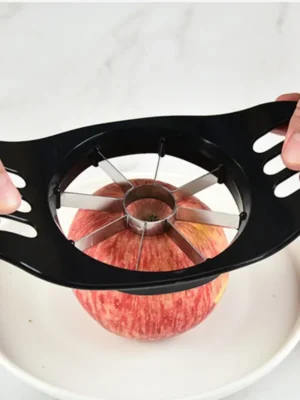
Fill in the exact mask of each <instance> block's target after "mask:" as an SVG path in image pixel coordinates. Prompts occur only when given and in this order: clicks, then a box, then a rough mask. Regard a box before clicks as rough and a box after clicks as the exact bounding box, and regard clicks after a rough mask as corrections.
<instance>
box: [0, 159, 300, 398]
mask: <svg viewBox="0 0 300 400" xmlns="http://www.w3.org/2000/svg"><path fill="white" fill-rule="evenodd" d="M176 165H177V164H176ZM135 168H139V165H138V163H137V164H136V163H134V162H133V164H132V165H131V166H130V169H129V170H128V171H125V172H126V173H127V175H129V176H130V175H133V176H137V173H136V172H135V171H134V170H135ZM169 170H170V169H169ZM123 171H124V169H123ZM151 171H153V169H151ZM187 171H188V175H186V173H187ZM194 172H197V173H198V172H199V171H198V170H197V171H196V170H195V171H194ZM146 173H148V172H147V171H146ZM87 175H89V173H87ZM144 175H145V174H144ZM192 175H193V171H192V169H191V170H189V169H188V170H185V171H184V174H181V175H177V177H176V176H175V175H174V174H173V175H172V176H170V175H166V174H162V175H160V177H161V178H162V179H165V180H169V181H170V179H171V180H172V179H173V182H174V183H177V182H178V181H180V180H184V176H188V177H189V179H190V178H192ZM180 177H181V178H182V179H181V178H180ZM102 178H103V177H101V179H100V176H99V179H100V181H99V180H97V181H96V183H95V181H94V182H92V181H89V182H87V181H86V184H85V185H83V186H82V185H81V186H80V187H76V182H75V184H74V187H73V188H75V187H76V188H78V189H82V188H83V190H84V189H87V188H89V191H90V188H91V186H93V184H94V185H96V186H101V184H102ZM175 178H176V179H175ZM185 180H186V179H185ZM175 181H176V182H175ZM91 182H92V184H91ZM92 190H93V189H92ZM207 193H208V192H207ZM207 193H206V194H205V196H206V197H207V199H209V198H210V199H211V200H213V201H214V202H215V204H214V208H218V207H219V206H220V204H219V205H218V204H217V202H216V197H217V198H218V199H219V201H220V196H212V197H211V196H209V195H208V194H207ZM203 194H204V193H203ZM226 196H227V195H226V193H225V192H224V197H222V198H221V200H222V205H224V203H225V204H226V207H227V210H229V211H232V210H233V209H234V206H233V205H232V203H231V199H230V196H227V198H226ZM200 197H201V196H200ZM202 198H203V196H202ZM224 199H225V200H224ZM210 205H211V203H210ZM69 211H70V210H69ZM71 214H72V212H71V211H70V212H69V213H66V214H65V217H64V226H65V227H67V225H68V224H69V223H70V218H71ZM8 224H9V223H8ZM249 245H251V244H249ZM299 254H300V252H299V247H298V242H295V244H294V245H293V246H290V247H289V248H288V249H286V250H284V251H282V252H280V253H279V254H277V255H275V256H273V257H272V258H269V259H267V260H265V261H263V262H261V263H258V264H256V265H254V266H251V267H249V268H244V269H242V270H238V271H236V272H234V273H231V278H230V283H229V287H228V289H227V292H226V293H225V296H224V298H223V300H222V301H221V302H220V304H219V305H218V307H217V308H216V310H215V311H214V312H213V313H212V315H211V316H210V317H209V318H208V319H207V320H206V321H205V322H203V323H202V324H201V325H200V326H198V327H197V328H195V329H193V330H192V331H189V332H187V333H185V334H183V335H181V336H178V337H176V338H174V339H170V340H166V341H163V342H156V343H139V342H134V341H129V340H126V339H123V338H120V337H117V336H114V335H113V334H110V333H109V332H107V331H105V330H104V329H102V328H101V327H100V326H99V325H98V324H97V323H96V322H95V321H94V320H92V319H91V318H90V317H89V316H88V315H87V314H86V313H85V311H83V309H82V308H81V306H80V305H79V304H78V302H77V300H76V299H75V297H74V296H73V294H72V292H71V290H69V289H66V288H62V287H58V286H55V285H51V284H48V283H47V282H43V281H41V280H38V279H37V278H34V277H32V276H30V275H29V274H26V273H24V272H22V271H21V270H19V269H17V268H15V267H13V266H11V265H9V264H7V263H4V262H1V265H0V361H1V363H2V364H3V365H4V366H6V367H7V368H8V369H9V370H10V371H11V372H13V373H14V374H16V375H17V376H18V377H20V378H21V379H22V380H24V381H26V382H27V383H28V384H30V385H32V386H34V387H35V388H37V389H39V390H41V391H43V392H45V393H47V394H49V395H51V396H53V397H55V398H57V399H64V400H70V399H72V400H141V399H143V400H183V399H184V400H200V399H201V400H204V399H205V400H208V399H211V400H212V399H220V398H223V397H225V396H227V395H229V394H232V393H234V392H236V391H238V390H240V389H242V388H244V387H246V386H248V385H250V384H252V383H253V382H254V381H256V380H257V379H259V378H260V377H262V376H263V375H265V374H266V373H268V372H270V371H271V370H272V369H273V368H274V367H275V366H277V365H278V364H279V363H280V362H281V361H282V360H283V359H284V358H285V357H286V356H287V355H288V354H289V352H290V351H291V350H292V349H293V348H294V346H295V345H296V344H297V342H298V341H299V338H300V322H299V315H300V313H299V310H300V293H299V287H300V285H299V275H298V270H299V269H300V268H298V266H299V265H300V256H299ZM45 256H46V255H45Z"/></svg>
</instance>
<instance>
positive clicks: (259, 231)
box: [0, 102, 300, 294]
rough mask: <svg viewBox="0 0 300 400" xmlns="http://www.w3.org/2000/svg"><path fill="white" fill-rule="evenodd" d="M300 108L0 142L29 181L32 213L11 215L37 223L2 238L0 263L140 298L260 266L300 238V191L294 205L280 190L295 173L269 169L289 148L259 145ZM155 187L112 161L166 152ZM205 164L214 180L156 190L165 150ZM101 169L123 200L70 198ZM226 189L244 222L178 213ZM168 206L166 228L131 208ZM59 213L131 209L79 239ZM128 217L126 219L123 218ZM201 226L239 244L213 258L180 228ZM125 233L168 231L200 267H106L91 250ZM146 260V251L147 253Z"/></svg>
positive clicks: (150, 121) (133, 123) (274, 106)
mask: <svg viewBox="0 0 300 400" xmlns="http://www.w3.org/2000/svg"><path fill="white" fill-rule="evenodd" d="M295 107H296V103H294V102H274V103H267V104H262V105H258V106H256V107H252V108H249V109H247V110H243V111H239V112H233V113H229V114H224V115H213V116H162V117H153V118H142V119H135V120H128V121H121V122H113V123H105V124H100V125H95V126H89V127H84V128H80V129H75V130H72V131H69V132H65V133H61V134H58V135H55V136H52V137H48V138H44V139H39V140H33V141H24V142H0V158H1V159H2V162H3V163H4V165H5V167H6V169H7V171H9V172H11V173H15V174H17V175H19V176H21V177H22V178H23V179H24V180H25V182H26V186H25V187H24V188H22V189H20V191H21V194H22V197H23V199H24V200H26V201H27V202H29V203H30V205H31V207H32V209H31V211H30V212H29V213H27V214H24V213H22V212H20V211H17V212H15V213H13V214H11V215H9V216H3V217H5V218H9V219H12V220H15V221H20V222H23V223H26V224H29V225H31V226H33V227H34V228H35V229H36V231H37V236H36V237H34V238H27V237H23V236H21V235H18V234H15V233H11V232H0V258H2V259H3V260H6V261H8V262H10V263H12V264H14V265H16V266H17V267H20V268H22V269H23V270H25V271H27V272H29V273H31V274H33V275H35V276H37V277H40V278H42V279H45V280H47V281H50V282H54V283H56V284H60V285H64V286H67V287H73V288H82V289H97V290H104V289H105V290H108V289H109V290H110V289H114V290H120V291H124V292H128V293H136V294H157V293H168V292H175V291H180V290H184V289H188V288H192V287H196V286H200V285H203V284H205V283H207V282H209V281H211V280H213V279H215V278H216V277H217V276H218V275H219V274H222V273H225V272H228V271H232V270H235V269H237V268H241V267H244V266H246V265H249V264H253V263H255V262H257V261H259V260H262V259H264V258H266V257H268V256H271V255H272V254H274V253H275V252H277V251H279V250H281V249H282V248H284V247H285V246H287V245H288V244H289V243H290V242H292V241H293V240H294V239H295V238H296V237H297V236H298V235H299V231H300V212H299V210H298V207H299V204H300V193H299V192H298V191H297V192H295V193H293V194H291V195H290V196H288V197H285V198H278V197H276V196H275V194H274V189H275V188H276V187H277V185H278V184H279V183H280V182H282V181H284V180H286V179H287V178H289V177H290V176H292V175H293V174H295V172H294V171H291V170H289V169H287V168H285V169H283V170H282V171H280V172H279V173H277V174H275V175H266V174H265V173H264V171H263V167H264V165H265V164H266V163H267V162H268V161H269V160H271V159H272V158H274V157H275V156H277V155H279V154H280V152H281V147H282V145H281V144H278V145H276V146H275V147H273V148H271V149H269V150H267V151H265V152H263V153H257V152H255V151H254V150H253V145H254V143H255V142H256V140H257V139H258V138H260V137H262V136H263V135H264V134H266V133H267V132H270V131H271V130H273V129H274V128H275V127H278V126H279V125H282V124H286V123H288V122H289V120H290V118H291V116H292V114H293V112H294V110H295ZM157 150H158V163H157V169H156V171H153V172H154V173H153V178H154V183H153V184H151V185H142V186H137V187H133V185H132V184H131V183H130V182H129V181H128V180H127V179H126V178H125V177H124V176H123V175H122V173H121V172H120V171H118V170H117V169H116V168H115V167H114V166H113V164H112V163H111V162H110V161H109V158H111V157H117V156H123V155H130V154H138V153H139V154H140V153H157ZM166 151H167V153H168V154H169V155H172V156H175V157H179V158H181V159H184V160H186V161H189V162H191V163H193V164H196V165H198V166H200V167H202V168H205V169H206V170H207V171H211V172H210V173H208V174H207V175H205V176H202V177H200V178H198V179H195V180H194V181H192V182H189V183H187V184H185V185H184V186H182V187H180V188H178V189H176V190H175V191H173V192H172V191H169V190H167V189H166V188H164V187H163V186H161V185H159V184H157V183H156V176H157V170H158V167H159V162H160V159H161V157H163V156H164V154H165V152H166ZM91 165H93V166H95V167H98V165H99V166H100V167H101V168H102V169H103V170H104V171H105V172H106V173H107V174H108V175H109V176H110V177H111V178H112V180H113V181H115V182H116V183H117V184H118V185H119V186H120V187H121V188H122V190H123V191H124V198H123V199H116V198H108V197H101V196H92V195H85V194H77V193H70V192H68V191H67V187H68V186H69V184H70V183H71V182H72V181H73V180H74V179H75V178H76V177H77V176H78V175H79V174H80V173H81V172H82V171H83V170H85V169H86V168H88V167H90V166H91ZM218 183H224V184H225V185H226V186H227V188H228V189H229V191H230V192H231V194H232V196H233V197H234V199H235V201H236V203H237V206H238V209H239V215H231V214H226V213H216V212H210V211H204V210H197V209H190V208H182V207H178V205H177V202H178V200H179V199H181V198H183V197H185V196H189V195H193V194H196V193H197V192H199V191H201V190H203V189H204V188H206V187H208V186H210V185H213V184H218ZM148 197H150V198H156V199H159V200H161V201H163V202H165V203H166V204H168V205H169V206H170V207H171V209H172V210H173V212H172V214H171V215H170V216H169V217H168V218H166V219H165V220H162V221H152V222H145V221H141V220H138V219H136V218H135V217H133V216H132V215H130V213H129V212H128V209H127V207H128V206H129V205H130V204H131V203H132V202H133V201H135V200H137V199H140V198H148ZM60 207H76V208H87V209H94V210H95V209H96V210H110V211H111V212H113V211H123V216H122V217H118V218H116V220H115V221H113V222H112V223H110V224H109V225H107V226H104V227H102V228H101V229H99V230H98V231H96V232H93V233H92V234H90V235H89V236H87V237H84V238H81V239H80V240H78V241H77V242H75V243H74V242H72V241H69V240H67V239H66V237H65V236H64V235H63V233H62V231H61V229H60V226H59V223H58V218H57V209H59V208H60ZM118 215H119V214H118ZM176 220H184V221H194V222H199V223H206V224H213V225H219V226H222V227H230V228H234V229H237V235H236V237H235V239H234V241H233V242H232V243H231V245H230V246H229V247H228V248H227V249H226V250H225V251H224V252H222V253H221V254H219V255H218V256H217V257H215V258H213V259H205V257H204V256H203V255H201V254H200V253H199V251H198V250H196V249H195V248H194V247H193V246H192V245H191V244H190V243H189V242H188V240H186V239H185V238H184V237H183V236H182V235H181V234H180V233H179V232H178V231H177V229H176V228H175V226H174V221H176ZM123 229H132V230H133V231H134V232H135V233H136V234H139V235H140V237H141V246H140V250H141V249H142V243H143V239H144V237H145V236H146V235H157V234H161V233H162V232H164V233H167V234H168V235H169V237H170V238H172V240H173V241H174V242H175V243H176V244H177V245H178V246H179V247H180V248H181V249H182V250H183V251H184V252H185V253H186V254H187V255H188V256H189V257H190V259H191V260H192V261H193V262H194V263H195V264H196V265H194V266H192V267H190V268H185V269H181V270H177V271H166V272H144V271H143V272H142V271H139V270H138V262H139V259H138V260H137V268H136V270H126V269H122V268H118V267H115V266H110V265H107V264H104V263H102V262H99V261H97V260H95V259H93V258H91V257H89V256H87V255H86V254H84V252H83V251H84V250H86V249H87V248H89V247H91V246H93V245H94V244H96V243H98V242H100V241H102V240H105V239H106V238H108V237H110V236H112V235H114V234H115V233H117V232H120V231H121V230H123ZM139 256H140V253H139Z"/></svg>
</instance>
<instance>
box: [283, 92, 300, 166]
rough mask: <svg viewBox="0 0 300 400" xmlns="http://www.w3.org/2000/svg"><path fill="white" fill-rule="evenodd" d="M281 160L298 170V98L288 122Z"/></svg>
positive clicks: (299, 161)
mask: <svg viewBox="0 0 300 400" xmlns="http://www.w3.org/2000/svg"><path fill="white" fill-rule="evenodd" d="M282 160H283V162H284V163H285V165H286V166H287V167H288V168H289V169H292V170H295V171H300V100H299V101H298V103H297V107H296V110H295V112H294V114H293V116H292V118H291V120H290V123H289V127H288V130H287V134H286V138H285V141H284V144H283V148H282Z"/></svg>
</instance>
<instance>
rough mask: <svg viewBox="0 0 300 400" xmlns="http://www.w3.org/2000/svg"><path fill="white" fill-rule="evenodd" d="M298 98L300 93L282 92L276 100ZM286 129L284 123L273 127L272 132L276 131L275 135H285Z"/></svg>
mask: <svg viewBox="0 0 300 400" xmlns="http://www.w3.org/2000/svg"><path fill="white" fill-rule="evenodd" d="M299 100H300V93H286V94H282V95H281V96H279V97H277V99H276V101H299ZM287 130H288V124H285V125H281V126H278V127H277V128H275V129H273V131H272V132H273V133H276V134H277V135H285V134H286V132H287Z"/></svg>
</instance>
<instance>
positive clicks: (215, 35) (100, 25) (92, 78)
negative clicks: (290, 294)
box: [0, 3, 300, 400]
mask: <svg viewBox="0 0 300 400" xmlns="http://www.w3.org/2000/svg"><path fill="white" fill-rule="evenodd" d="M299 12H300V4H292V3H290V4H283V3H273V4H255V3H254V4H219V5H216V4H173V5H170V4H165V5H163V4H130V5H129V4H111V5H105V4H52V5H51V4H22V3H7V4H5V3H1V4H0V52H1V53H0V54H1V61H0V140H6V139H7V138H9V139H10V140H19V139H28V138H37V137H42V136H47V135H52V134H55V133H58V132H61V131H64V130H68V129H72V128H75V127H78V126H84V125H90V124H94V123H99V122H104V121H110V120H116V119H127V118H134V117H141V116H151V115H162V114H211V113H222V112H229V111H233V110H238V109H242V108H246V107H249V106H252V105H255V104H259V103H263V102H266V101H272V100H273V99H275V98H276V96H278V95H279V94H281V93H284V92H290V91H292V92H294V91H299V90H300V87H299V81H300V72H299V65H300V53H299V51H298V50H297V49H299V37H300V24H299ZM299 371H300V347H299V346H298V347H297V348H296V349H295V350H294V351H293V353H292V354H291V355H290V356H289V357H288V358H287V359H286V360H285V361H284V362H283V363H282V364H281V365H280V366H279V367H278V368H277V369H276V370H275V371H273V372H272V373H271V374H270V375H268V376H267V377H265V378H264V379H262V380H261V381H259V382H258V383H256V384H255V385H253V386H252V387H250V388H248V389H246V390H244V391H243V392H240V393H238V394H236V395H234V396H231V397H230V400H246V399H247V400H260V399H261V400H262V399H264V400H271V399H272V400H277V399H278V400H279V399H282V398H283V397H286V398H289V400H296V399H298V398H299V383H297V382H298V377H299ZM0 392H1V394H2V397H3V398H9V399H12V400H27V399H28V400H29V399H30V400H47V399H48V400H49V397H48V396H45V395H42V394H40V393H38V392H37V391H35V390H33V389H31V388H29V387H28V386H26V385H25V384H23V383H21V382H20V381H19V380H18V379H16V378H15V377H13V376H12V375H11V374H10V373H8V372H7V371H5V370H4V369H3V368H1V367H0Z"/></svg>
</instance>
